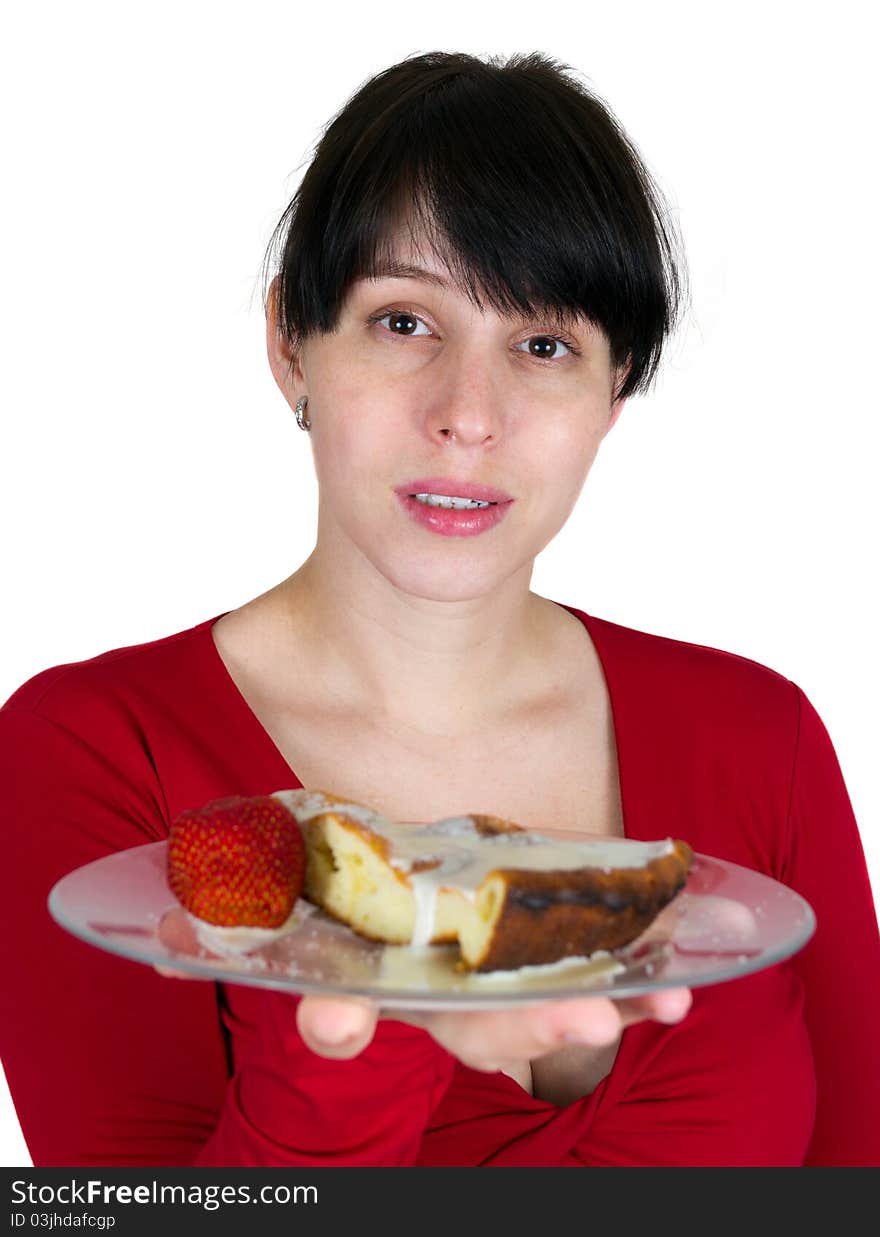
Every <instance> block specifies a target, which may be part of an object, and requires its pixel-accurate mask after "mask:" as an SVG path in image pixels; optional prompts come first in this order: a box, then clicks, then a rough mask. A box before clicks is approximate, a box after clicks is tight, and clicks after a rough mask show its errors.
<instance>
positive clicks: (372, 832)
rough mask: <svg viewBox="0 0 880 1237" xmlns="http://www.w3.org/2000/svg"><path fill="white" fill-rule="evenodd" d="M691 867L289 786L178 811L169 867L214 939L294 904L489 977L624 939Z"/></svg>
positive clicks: (637, 847)
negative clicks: (436, 947)
mask: <svg viewBox="0 0 880 1237" xmlns="http://www.w3.org/2000/svg"><path fill="white" fill-rule="evenodd" d="M227 831H228V832H229V837H228V839H225V840H224V834H225V833H226V832H227ZM184 843H185V844H184ZM264 846H265V848H266V853H265V855H260V853H259V852H260V850H261V848H262V847H264ZM692 859H693V852H692V850H691V848H690V846H689V845H688V843H687V842H684V841H681V840H673V839H671V838H666V839H663V840H660V841H656V842H634V841H631V840H629V839H619V838H594V839H593V838H591V839H584V838H583V837H581V836H573V837H571V838H566V837H565V835H564V834H557V835H556V836H553V837H551V836H548V835H546V834H542V833H538V832H534V831H532V830H528V829H524V828H522V827H521V826H519V825H517V824H516V823H514V822H513V821H509V820H504V819H501V818H499V817H495V816H489V815H482V814H474V815H463V816H453V817H448V818H446V819H443V820H438V821H434V822H432V823H430V824H406V823H400V822H392V821H389V820H387V819H386V818H385V817H383V816H382V815H381V814H380V813H379V812H377V811H375V810H374V809H372V808H370V807H367V806H365V805H363V804H359V803H354V802H352V801H350V800H347V799H344V798H342V797H340V796H337V795H334V794H331V793H330V792H327V791H322V790H305V789H300V790H280V791H276V792H275V793H274V794H272V795H267V796H261V797H259V798H257V799H252V800H247V799H232V800H221V801H219V802H215V803H213V804H208V805H206V806H205V808H203V809H198V810H196V811H194V812H188V813H182V814H181V816H180V817H179V818H178V819H177V820H176V821H175V822H174V825H173V826H172V831H171V841H170V844H169V859H168V861H169V884H170V886H171V888H172V891H173V892H174V893H175V894H176V895H177V897H178V898H179V900H180V901H181V903H182V904H183V905H184V906H185V907H186V909H187V910H188V911H189V912H190V913H191V914H192V915H193V916H195V917H196V919H197V920H200V921H201V922H202V923H203V924H204V923H206V924H210V925H214V928H213V929H212V930H211V940H212V941H213V942H217V941H224V940H225V942H226V943H227V944H228V945H229V946H230V947H232V948H235V947H236V946H238V945H240V946H241V947H244V948H247V947H248V945H249V943H250V942H251V941H253V942H254V943H255V944H260V943H263V941H265V940H268V939H273V938H274V937H275V936H277V935H278V934H280V933H282V932H284V931H286V930H289V925H291V924H294V922H295V918H296V916H295V913H294V907H295V904H296V900H297V897H299V896H300V895H301V896H302V897H303V898H304V899H306V900H307V901H308V902H309V903H311V904H313V905H314V906H317V907H319V908H321V909H322V910H323V911H325V912H327V913H328V914H329V915H331V916H333V917H334V918H335V919H337V920H339V921H341V922H342V923H345V924H347V925H348V926H349V927H350V928H352V929H353V930H354V931H355V932H356V933H358V934H359V935H361V936H363V937H366V938H368V939H370V940H373V941H381V942H386V943H388V944H394V945H414V946H422V945H428V944H447V945H448V944H457V946H458V949H459V951H460V966H461V968H462V969H464V970H468V971H473V972H488V971H507V970H514V969H517V968H520V967H524V966H543V965H547V964H551V963H556V962H559V961H560V960H562V959H565V958H573V957H588V956H590V955H592V954H594V953H597V952H599V951H612V950H615V949H619V948H621V947H622V946H624V945H627V944H629V943H630V942H631V941H633V940H634V939H635V938H636V937H638V936H640V935H641V934H642V932H644V931H645V929H646V928H647V927H648V926H649V925H650V924H651V923H652V922H653V920H654V919H655V918H656V917H657V915H658V914H659V913H660V911H661V910H662V909H663V908H664V907H665V906H667V905H668V904H669V903H670V902H671V901H672V899H673V898H674V897H675V895H676V894H677V893H678V892H679V890H680V889H681V888H682V887H683V885H684V883H685V881H686V879H687V875H688V872H689V870H690V866H691V862H692ZM181 864H182V865H183V867H184V871H185V873H186V879H185V880H184V879H183V878H182V873H181V872H180V871H179V870H178V869H179V867H180V865H181ZM239 868H241V869H242V870H241V871H240V872H238V869H239ZM212 882H213V884H212ZM264 885H265V889H264V888H263V886H264ZM215 886H216V887H215ZM182 895H183V896H182ZM217 928H219V929H220V933H219V935H218V934H217V931H216V929H217ZM236 931H237V932H239V933H242V932H243V933H244V935H243V936H240V937H235V936H234V933H235V932H236ZM250 947H251V948H253V945H250Z"/></svg>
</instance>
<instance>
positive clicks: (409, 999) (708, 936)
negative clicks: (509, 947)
mask: <svg viewBox="0 0 880 1237" xmlns="http://www.w3.org/2000/svg"><path fill="white" fill-rule="evenodd" d="M541 832H542V833H545V834H548V835H550V836H555V837H565V838H566V839H568V840H571V839H572V838H573V837H574V836H577V835H573V834H572V833H570V832H568V833H565V834H562V833H559V832H554V831H553V830H542V831H541ZM585 840H587V839H585ZM633 845H637V843H633ZM167 848H168V843H167V842H153V843H150V844H148V845H146V846H136V847H134V848H132V849H131V850H125V851H120V852H118V853H117V854H113V855H108V856H107V857H105V858H103V859H98V860H96V861H95V862H94V863H89V864H86V865H85V866H84V867H81V868H77V869H76V871H74V872H71V873H69V874H68V875H67V876H65V877H63V878H62V879H61V880H60V881H58V883H57V884H56V885H55V886H54V888H53V889H52V892H51V893H50V895H49V911H50V913H51V914H52V916H53V918H54V919H55V920H57V922H58V923H59V924H60V925H61V926H62V927H63V928H65V929H67V931H68V932H71V933H72V934H73V935H74V936H77V937H79V938H80V939H81V940H84V941H87V942H88V943H89V944H91V945H95V946H97V947H98V948H99V949H104V950H106V951H108V952H109V953H113V954H119V955H121V956H122V957H124V958H130V959H133V960H134V961H136V962H143V963H146V964H148V965H151V966H157V965H158V966H164V967H170V968H173V969H174V970H177V971H181V972H185V973H187V974H191V975H193V976H194V977H195V976H198V977H201V978H210V979H215V980H218V981H223V982H226V983H239V984H249V985H252V986H255V987H261V988H274V989H283V990H286V991H290V992H292V993H307V992H310V993H324V994H325V995H337V996H338V995H342V994H348V995H355V994H356V995H360V996H367V997H371V998H373V999H374V1000H375V1001H377V1002H378V1003H379V1004H380V1005H381V1006H383V1007H384V1008H387V1009H395V1008H396V1009H407V1008H408V1009H439V1008H446V1009H448V1008H450V1007H455V1008H462V1009H477V1008H497V1007H498V1006H509V1005H522V1004H527V1003H529V1002H533V1001H546V1000H549V999H555V998H560V999H561V998H566V997H574V996H581V995H585V994H591V995H592V994H595V995H605V996H612V997H624V996H627V997H628V996H636V995H639V994H642V993H646V992H651V991H653V990H655V989H658V988H670V987H679V986H685V987H690V988H695V987H702V986H703V985H706V984H715V983H721V982H723V981H725V980H728V979H737V978H739V977H740V976H742V975H749V974H751V973H753V972H755V971H760V970H763V969H764V968H765V967H768V966H773V965H774V964H775V963H777V962H781V961H782V960H783V959H785V958H788V957H790V956H791V955H792V954H794V953H796V952H797V950H799V949H801V948H802V946H803V945H805V944H806V942H807V941H808V940H809V939H810V937H811V936H812V934H813V932H814V931H815V927H816V918H815V915H814V914H813V911H812V909H811V907H810V906H809V904H808V903H807V902H806V901H805V900H804V899H803V898H802V897H801V896H800V895H799V894H797V893H795V892H794V891H793V890H792V889H789V888H788V887H787V886H786V885H782V884H780V883H779V882H778V881H775V880H772V879H771V878H770V877H768V876H764V875H762V874H761V873H759V872H753V871H752V870H751V869H749V868H744V867H741V866H739V865H738V864H735V863H729V862H727V861H726V860H723V859H713V858H710V857H709V856H708V855H701V854H697V855H695V856H694V864H693V868H692V870H691V872H690V875H689V877H688V880H687V884H686V885H685V888H684V889H683V890H682V891H681V893H679V894H678V896H677V897H676V898H675V899H674V900H673V901H672V902H671V903H670V904H669V906H667V907H666V908H665V910H663V911H662V912H661V914H660V915H659V916H658V917H657V918H656V919H655V920H654V922H653V924H651V926H650V927H649V928H648V930H647V931H646V932H644V933H643V934H642V936H640V937H639V938H638V939H637V940H635V941H633V942H632V943H631V944H629V945H627V946H626V947H625V948H623V949H620V950H617V951H616V952H615V953H614V954H612V955H604V956H600V955H594V956H593V957H592V958H591V959H583V958H581V959H568V960H566V961H564V962H561V963H556V964H555V965H553V966H549V967H525V968H523V969H521V970H519V971H516V972H500V971H499V972H494V973H493V974H491V975H473V974H468V973H467V972H464V973H463V972H460V971H458V970H456V967H455V963H456V959H457V957H458V950H457V947H452V946H427V947H425V948H424V949H412V948H410V947H408V946H391V945H381V944H376V943H374V942H371V941H367V940H364V939H363V938H362V937H360V936H358V935H357V934H356V933H354V932H352V931H351V929H349V928H346V927H345V926H344V925H342V924H339V923H337V922H336V921H335V920H333V919H331V918H330V917H329V916H328V915H325V914H324V913H323V912H322V911H320V910H317V909H316V908H315V907H313V906H311V905H310V904H309V903H307V902H305V901H303V900H300V901H299V902H298V903H297V905H296V908H295V911H294V915H293V917H292V924H291V930H290V931H288V932H287V933H286V934H285V935H283V936H281V937H277V938H276V939H274V940H272V941H271V942H270V943H268V944H264V945H261V946H259V947H258V948H256V949H255V950H254V951H253V952H251V953H248V954H245V955H240V956H233V955H224V954H220V953H218V952H217V951H216V948H208V947H207V946H206V945H205V944H204V942H203V940H200V939H199V935H198V933H197V930H196V927H195V925H194V921H193V920H192V919H191V918H190V916H188V915H187V914H186V912H185V911H184V910H183V909H182V908H181V907H180V905H179V904H178V902H177V900H176V898H175V897H174V895H173V894H172V893H171V891H170V889H169V887H168V884H167V881H166V875H165V863H166V854H167Z"/></svg>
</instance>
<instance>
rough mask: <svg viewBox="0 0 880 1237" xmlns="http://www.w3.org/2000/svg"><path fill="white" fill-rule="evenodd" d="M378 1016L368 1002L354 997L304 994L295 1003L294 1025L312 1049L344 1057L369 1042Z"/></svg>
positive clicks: (339, 1057) (354, 1054)
mask: <svg viewBox="0 0 880 1237" xmlns="http://www.w3.org/2000/svg"><path fill="white" fill-rule="evenodd" d="M378 1016H379V1011H378V1009H377V1008H376V1006H375V1005H373V1004H372V1002H370V1001H364V1000H359V999H358V998H356V997H344V998H336V997H323V996H304V997H302V998H301V1000H300V1002H299V1005H298V1006H297V1010H296V1025H297V1029H298V1031H299V1033H300V1035H301V1036H302V1038H303V1041H304V1042H305V1044H306V1046H307V1047H308V1048H311V1050H312V1052H316V1053H317V1054H318V1056H321V1057H334V1058H338V1059H342V1060H346V1059H348V1058H349V1057H356V1056H357V1054H358V1053H359V1052H363V1050H364V1049H365V1048H366V1046H367V1044H369V1042H370V1040H371V1039H372V1038H373V1034H374V1032H375V1030H376V1020H377V1018H378Z"/></svg>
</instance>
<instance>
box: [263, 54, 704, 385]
mask: <svg viewBox="0 0 880 1237" xmlns="http://www.w3.org/2000/svg"><path fill="white" fill-rule="evenodd" d="M572 73H573V70H572V69H570V68H569V66H567V65H563V64H561V63H559V62H558V61H557V60H554V59H552V58H550V57H548V56H545V55H542V54H540V53H537V52H534V53H518V54H515V55H513V56H511V57H509V59H507V60H506V62H505V61H503V59H502V58H501V57H490V58H489V59H488V60H486V61H484V60H480V59H479V58H477V57H476V56H472V55H467V54H464V53H447V52H429V53H426V54H422V55H414V56H410V57H407V58H406V59H405V60H402V61H401V62H400V63H398V64H395V65H392V66H391V67H390V68H387V69H384V70H383V71H381V72H380V73H377V74H376V75H375V76H373V77H371V78H369V79H368V80H367V81H366V82H365V83H364V84H363V85H362V86H360V88H359V89H358V90H357V91H356V92H355V94H353V95H352V96H351V98H350V99H349V100H348V102H347V103H346V104H345V105H344V106H343V107H342V109H341V110H340V111H339V112H338V113H337V114H336V115H335V116H334V117H333V119H332V120H331V121H330V123H329V124H328V125H327V126H326V128H325V129H324V131H323V136H322V137H321V139H320V141H319V142H318V143H317V146H316V148H315V153H314V158H313V159H312V162H311V163H310V165H309V167H308V169H307V171H306V173H305V175H304V177H303V179H302V181H301V183H300V185H299V188H298V189H297V191H296V194H295V195H294V197H293V199H292V200H291V202H290V203H289V205H288V207H287V209H286V210H285V211H284V214H283V215H282V217H281V219H280V220H279V222H278V224H277V226H276V228H275V231H274V232H273V234H272V237H271V239H270V241H269V245H268V248H267V251H266V256H265V260H264V265H263V274H264V282H263V295H264V304H265V300H266V298H267V295H268V287H269V282H270V280H271V279H272V278H273V276H274V275H277V278H278V284H277V295H278V324H279V330H280V331H281V332H282V334H283V335H285V336H286V337H287V338H288V339H289V340H290V341H291V342H292V343H295V342H296V341H297V339H298V340H300V341H301V340H304V339H307V338H308V337H309V336H311V335H314V334H323V333H327V332H331V331H333V330H334V329H335V327H336V325H337V324H338V321H339V315H340V311H341V309H342V307H343V304H344V301H345V298H346V295H347V293H348V290H349V288H350V287H351V285H352V284H353V283H354V282H355V281H356V280H359V279H364V278H369V277H371V276H372V275H374V274H376V273H377V272H381V271H382V270H384V269H386V268H387V263H388V259H389V256H390V249H389V246H390V245H391V242H392V239H393V230H394V227H395V225H397V224H398V223H399V222H400V221H401V220H404V219H406V220H408V221H409V222H410V226H411V227H412V228H413V234H414V236H415V235H416V234H418V235H419V236H424V237H426V238H427V239H428V240H429V243H430V244H431V246H432V248H433V249H434V250H435V252H437V253H438V254H439V255H440V256H441V257H442V259H443V261H444V263H445V264H446V266H447V268H448V270H449V272H450V275H451V277H452V278H453V280H454V282H455V284H456V286H457V287H458V288H459V289H460V290H461V291H463V292H464V293H465V294H466V295H467V296H468V298H469V299H470V300H471V301H472V302H473V303H474V304H475V305H476V306H477V307H478V308H479V309H483V301H484V299H485V301H487V302H488V303H489V304H490V305H492V307H493V308H494V309H495V310H496V311H497V312H498V313H501V314H502V315H505V316H513V315H517V314H523V315H526V316H529V317H530V316H532V315H534V314H537V313H544V314H548V313H549V314H553V315H554V317H555V318H556V320H558V321H559V322H561V323H563V324H564V323H565V322H568V321H571V319H572V318H574V319H579V318H580V319H582V318H586V319H588V320H589V321H590V322H591V323H593V324H594V325H595V326H597V327H599V328H600V329H601V330H602V331H603V332H604V334H605V336H606V337H607V339H608V342H609V348H610V353H611V359H612V363H613V364H614V365H615V366H623V365H624V364H626V363H629V372H628V374H627V375H626V378H625V381H624V382H623V383H622V384H621V385H620V389H619V390H618V391H616V392H615V395H616V397H618V398H622V397H624V396H628V395H631V394H635V393H638V392H642V391H646V390H647V389H648V387H649V386H650V384H651V382H652V381H653V378H654V375H655V373H656V371H657V368H658V366H659V362H660V355H661V351H662V348H663V344H664V341H665V339H666V338H667V336H668V335H669V334H671V332H672V331H673V330H674V328H675V326H676V323H677V318H678V314H679V311H680V308H681V305H682V303H683V300H684V297H685V288H686V281H687V273H686V267H685V262H684V257H683V254H682V252H681V248H680V242H679V238H678V234H677V229H676V228H675V226H674V224H673V222H672V221H671V219H670V217H669V213H668V208H667V207H666V206H665V203H664V201H663V198H662V195H661V193H660V191H659V189H658V187H657V185H656V183H655V181H654V180H653V178H652V176H651V174H650V173H649V171H648V169H647V167H646V166H645V163H644V161H643V159H642V158H641V156H640V155H639V153H638V151H637V150H636V149H635V147H634V145H633V144H632V142H631V141H630V139H629V137H628V136H627V135H626V133H625V132H624V130H623V128H622V127H621V125H620V123H619V122H618V121H617V120H616V118H615V117H614V115H613V114H612V112H611V111H610V109H609V108H608V106H607V105H606V104H605V103H604V102H603V101H602V100H601V99H599V98H598V97H597V96H596V95H595V94H593V93H591V92H590V91H589V90H588V89H587V88H586V87H585V86H584V85H582V84H581V83H580V82H579V81H578V80H576V79H575V78H574V77H573V76H570V75H571V74H572Z"/></svg>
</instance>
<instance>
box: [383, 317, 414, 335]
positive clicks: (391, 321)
mask: <svg viewBox="0 0 880 1237" xmlns="http://www.w3.org/2000/svg"><path fill="white" fill-rule="evenodd" d="M388 326H389V329H390V330H392V331H394V333H395V334H396V335H412V333H413V331H414V330H415V329H416V327H417V326H418V323H417V321H416V319H415V318H414V317H413V316H412V314H389V315H388Z"/></svg>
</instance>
